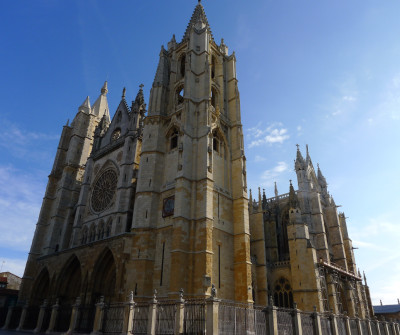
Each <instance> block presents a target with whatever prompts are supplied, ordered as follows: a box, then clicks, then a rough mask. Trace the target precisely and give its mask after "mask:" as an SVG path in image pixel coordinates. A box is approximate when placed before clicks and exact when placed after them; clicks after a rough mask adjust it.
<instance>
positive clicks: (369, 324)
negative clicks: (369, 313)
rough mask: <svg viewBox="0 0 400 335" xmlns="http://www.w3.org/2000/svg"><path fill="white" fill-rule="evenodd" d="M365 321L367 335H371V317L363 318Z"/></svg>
mask: <svg viewBox="0 0 400 335" xmlns="http://www.w3.org/2000/svg"><path fill="white" fill-rule="evenodd" d="M365 322H366V323H367V330H368V335H373V334H372V328H371V319H365ZM364 335H365V334H364Z"/></svg>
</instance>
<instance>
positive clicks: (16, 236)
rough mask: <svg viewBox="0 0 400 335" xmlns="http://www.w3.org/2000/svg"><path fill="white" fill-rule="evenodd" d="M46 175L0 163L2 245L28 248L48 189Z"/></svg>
mask: <svg viewBox="0 0 400 335" xmlns="http://www.w3.org/2000/svg"><path fill="white" fill-rule="evenodd" d="M45 175H46V174H45V173H34V174H29V173H26V172H22V171H20V170H18V169H15V168H14V167H12V166H1V165H0V231H1V234H0V245H1V246H2V247H3V248H10V249H14V250H21V251H25V250H26V251H27V250H28V249H29V246H30V243H31V240H32V236H33V232H34V229H35V225H36V220H37V218H38V214H39V210H40V206H41V202H42V198H43V194H44V190H45V185H46V184H45V182H46V180H45V178H46V177H45Z"/></svg>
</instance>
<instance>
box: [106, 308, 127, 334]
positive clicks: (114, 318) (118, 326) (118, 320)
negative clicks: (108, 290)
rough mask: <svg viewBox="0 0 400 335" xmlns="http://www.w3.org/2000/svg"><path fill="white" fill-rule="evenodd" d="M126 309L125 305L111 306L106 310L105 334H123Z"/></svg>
mask: <svg viewBox="0 0 400 335" xmlns="http://www.w3.org/2000/svg"><path fill="white" fill-rule="evenodd" d="M125 308H126V305H125V303H116V304H110V305H108V306H106V307H105V308H104V316H103V327H102V331H103V333H105V334H110V333H121V332H122V329H123V326H124V314H125Z"/></svg>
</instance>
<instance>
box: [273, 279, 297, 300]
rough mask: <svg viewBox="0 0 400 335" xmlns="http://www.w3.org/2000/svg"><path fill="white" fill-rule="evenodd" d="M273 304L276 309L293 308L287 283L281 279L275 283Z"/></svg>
mask: <svg viewBox="0 0 400 335" xmlns="http://www.w3.org/2000/svg"><path fill="white" fill-rule="evenodd" d="M274 304H275V306H278V307H284V308H293V292H292V287H291V286H290V283H289V281H288V280H287V279H286V278H284V277H281V278H279V279H278V280H277V281H276V282H275V286H274Z"/></svg>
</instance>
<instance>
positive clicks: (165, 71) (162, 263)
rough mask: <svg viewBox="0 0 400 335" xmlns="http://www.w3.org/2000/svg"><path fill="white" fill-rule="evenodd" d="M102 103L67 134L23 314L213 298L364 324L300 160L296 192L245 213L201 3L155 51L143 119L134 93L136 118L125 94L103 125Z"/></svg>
mask: <svg viewBox="0 0 400 335" xmlns="http://www.w3.org/2000/svg"><path fill="white" fill-rule="evenodd" d="M107 92H108V87H107V82H106V83H105V84H104V86H103V87H102V89H101V94H100V96H99V98H98V99H97V100H96V102H95V103H94V105H93V106H91V104H90V101H89V97H87V98H86V100H85V101H84V103H83V104H82V105H81V106H80V107H79V108H78V113H77V114H76V116H75V118H74V120H73V122H72V123H71V124H66V125H65V126H64V127H63V131H62V134H61V138H60V143H59V146H58V150H57V154H56V157H55V161H54V166H53V169H52V171H51V173H50V175H49V181H48V185H47V189H46V193H45V197H44V200H43V204H42V209H41V212H40V215H39V220H38V223H37V227H36V231H35V235H34V239H33V242H32V247H31V250H30V253H29V257H28V262H27V266H26V269H25V273H24V277H23V282H22V286H21V291H20V296H19V299H20V301H25V302H26V301H29V304H30V305H35V306H40V305H41V304H42V303H43V301H44V300H46V301H47V303H49V304H55V306H57V308H58V306H60V310H62V308H63V307H62V306H71V305H73V304H74V303H75V301H76V298H77V297H79V298H80V299H79V301H80V303H81V304H82V305H83V306H93V305H94V304H95V303H97V302H98V301H99V300H100V298H101V297H104V301H105V302H106V303H115V302H122V301H125V300H126V297H127V296H128V295H129V293H130V292H133V297H134V299H135V301H141V300H146V299H151V298H152V296H153V293H154V291H155V290H157V297H158V298H159V299H177V298H179V297H180V291H181V290H183V292H184V296H185V299H190V298H207V297H210V296H211V295H212V292H213V290H212V285H214V286H215V288H216V289H217V292H218V297H219V298H222V299H227V300H235V301H237V302H242V303H246V304H248V303H252V302H255V303H256V304H260V305H268V296H270V295H272V296H274V297H275V303H276V304H278V305H287V307H289V306H292V305H293V302H294V301H295V302H297V303H298V306H299V308H301V309H304V310H312V309H313V306H314V305H315V306H317V309H318V311H324V310H327V309H333V310H334V311H335V312H337V313H339V312H341V311H343V310H346V311H348V313H349V314H350V315H357V314H358V315H360V316H368V315H370V313H371V311H369V310H368V304H367V303H366V301H367V299H364V297H365V293H364V290H365V287H364V286H363V285H362V284H361V281H360V280H361V278H360V276H359V274H358V273H357V270H356V266H355V261H354V255H353V252H352V245H351V240H350V239H349V238H348V234H347V229H346V221H345V217H344V215H343V214H338V213H337V211H336V206H335V204H334V202H333V199H332V198H331V197H330V196H329V194H328V193H327V191H326V182H325V181H324V178H323V176H322V174H321V173H320V172H318V176H317V175H316V174H315V172H314V169H313V166H312V163H311V159H310V158H309V155H308V153H307V158H306V160H304V159H303V158H302V157H301V154H300V152H298V157H297V161H296V172H297V175H298V181H299V190H298V191H297V192H295V191H294V189H293V187H292V186H291V189H290V193H289V195H281V196H280V195H278V193H277V192H276V197H275V198H272V199H266V198H265V195H263V196H261V193H260V194H259V199H258V201H255V200H254V201H253V199H252V198H251V196H250V201H249V199H248V196H247V185H246V158H245V155H244V145H243V129H242V124H241V116H240V99H239V91H238V86H237V78H236V57H235V54H234V53H232V54H229V53H228V47H227V46H226V45H225V43H224V41H223V40H222V41H221V42H220V44H217V43H216V41H215V40H214V38H213V35H212V33H211V29H210V26H209V24H208V21H207V18H206V15H205V13H204V8H203V6H202V5H201V3H200V2H199V4H198V5H197V6H196V8H195V10H194V13H193V15H192V18H191V20H190V22H189V25H188V27H187V29H186V31H185V34H184V36H183V39H182V40H181V41H180V42H177V41H176V39H175V36H173V38H172V39H171V41H170V42H169V43H168V48H167V49H164V47H162V48H161V51H160V59H159V63H158V67H157V70H156V74H155V78H154V82H153V85H152V88H151V92H150V99H149V107H148V110H147V106H146V104H145V101H144V97H143V87H140V89H139V92H138V93H137V96H136V98H135V100H134V101H133V102H132V104H131V106H129V105H128V103H127V100H126V91H125V89H124V90H123V92H122V98H121V102H120V104H119V106H118V108H117V109H116V112H115V114H114V116H113V118H112V120H111V118H110V113H109V107H108V103H107ZM333 262H335V263H336V264H337V265H334V263H333ZM323 278H324V280H323ZM278 288H279V289H278ZM339 291H340V293H341V294H342V298H341V299H342V300H343V301H342V300H341V304H339V303H338V302H337V299H339V298H338V297H339V293H338V292H339ZM363 294H364V295H363ZM102 299H103V298H102ZM357 299H358V300H357ZM102 301H103V300H102ZM358 302H360V303H359V304H358ZM344 305H345V308H344V307H340V306H344ZM43 308H44V307H43Z"/></svg>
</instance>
